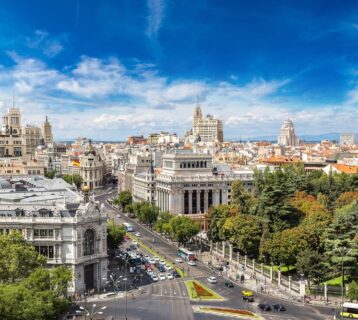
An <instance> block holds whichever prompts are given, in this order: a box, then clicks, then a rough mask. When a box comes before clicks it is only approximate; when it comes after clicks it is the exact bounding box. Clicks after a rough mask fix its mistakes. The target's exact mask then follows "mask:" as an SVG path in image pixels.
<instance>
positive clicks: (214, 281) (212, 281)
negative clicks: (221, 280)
mask: <svg viewBox="0 0 358 320" xmlns="http://www.w3.org/2000/svg"><path fill="white" fill-rule="evenodd" d="M207 280H208V282H210V283H218V280H216V278H215V277H209V278H207Z"/></svg>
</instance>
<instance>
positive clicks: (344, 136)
mask: <svg viewBox="0 0 358 320" xmlns="http://www.w3.org/2000/svg"><path fill="white" fill-rule="evenodd" d="M339 144H340V145H347V146H353V145H355V144H356V135H355V133H341V134H340V135H339Z"/></svg>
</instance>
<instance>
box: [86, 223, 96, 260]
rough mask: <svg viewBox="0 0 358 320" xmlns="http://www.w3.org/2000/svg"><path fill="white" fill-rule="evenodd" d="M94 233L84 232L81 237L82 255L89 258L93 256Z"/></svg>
mask: <svg viewBox="0 0 358 320" xmlns="http://www.w3.org/2000/svg"><path fill="white" fill-rule="evenodd" d="M94 240H95V239H94V231H93V230H92V229H88V230H86V232H85V234H84V237H83V255H84V256H90V255H92V254H94Z"/></svg>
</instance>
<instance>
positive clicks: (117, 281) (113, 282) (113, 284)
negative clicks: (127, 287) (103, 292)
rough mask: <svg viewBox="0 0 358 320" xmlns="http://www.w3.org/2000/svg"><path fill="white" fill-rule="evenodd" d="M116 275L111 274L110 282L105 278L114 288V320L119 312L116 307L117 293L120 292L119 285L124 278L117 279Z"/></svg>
mask: <svg viewBox="0 0 358 320" xmlns="http://www.w3.org/2000/svg"><path fill="white" fill-rule="evenodd" d="M115 276H116V274H115V273H112V274H110V276H109V280H107V279H106V278H103V280H107V281H108V282H110V283H112V286H113V291H114V294H113V301H114V311H113V313H114V314H113V316H114V320H115V319H116V316H117V315H116V312H117V305H116V294H117V292H118V291H119V290H118V283H119V282H120V280H121V278H122V276H118V277H117V278H116V277H115Z"/></svg>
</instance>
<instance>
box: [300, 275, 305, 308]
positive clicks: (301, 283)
mask: <svg viewBox="0 0 358 320" xmlns="http://www.w3.org/2000/svg"><path fill="white" fill-rule="evenodd" d="M300 276H301V279H300V294H301V290H302V289H301V286H302V287H303V281H304V278H303V277H304V276H305V274H304V273H303V272H301V273H300ZM302 300H303V305H305V293H304V292H303V299H302Z"/></svg>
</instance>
